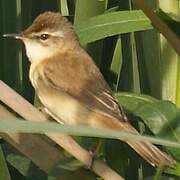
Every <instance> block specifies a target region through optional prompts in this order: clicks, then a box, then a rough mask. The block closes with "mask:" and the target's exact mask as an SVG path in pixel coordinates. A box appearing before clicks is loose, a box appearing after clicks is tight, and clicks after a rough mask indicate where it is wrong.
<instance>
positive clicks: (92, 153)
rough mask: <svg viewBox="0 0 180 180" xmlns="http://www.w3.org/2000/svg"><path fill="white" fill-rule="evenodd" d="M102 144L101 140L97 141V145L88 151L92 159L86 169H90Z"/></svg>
mask: <svg viewBox="0 0 180 180" xmlns="http://www.w3.org/2000/svg"><path fill="white" fill-rule="evenodd" d="M103 142H104V141H103V140H102V139H98V142H97V145H96V146H95V148H93V149H91V150H89V152H90V154H91V157H92V159H91V161H90V163H89V165H88V166H87V168H88V169H92V167H93V163H94V160H95V159H96V157H97V154H98V152H99V151H100V149H101V147H102V145H103Z"/></svg>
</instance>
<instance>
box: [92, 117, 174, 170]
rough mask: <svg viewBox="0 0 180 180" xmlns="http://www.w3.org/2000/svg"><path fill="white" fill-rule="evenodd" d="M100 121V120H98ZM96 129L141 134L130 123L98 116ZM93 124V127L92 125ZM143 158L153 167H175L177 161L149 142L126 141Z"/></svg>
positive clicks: (94, 123) (95, 122) (95, 123)
mask: <svg viewBox="0 0 180 180" xmlns="http://www.w3.org/2000/svg"><path fill="white" fill-rule="evenodd" d="M96 115H97V114H96ZM97 119H98V120H97ZM92 124H93V126H94V125H95V127H96V128H98V127H99V128H110V129H114V130H120V131H125V132H131V133H135V134H139V133H138V131H137V130H136V129H135V128H134V127H132V126H131V125H130V124H129V123H128V122H123V121H120V120H117V119H115V118H110V117H104V118H102V116H99V115H97V118H96V120H95V121H94V122H93V123H92ZM92 124H91V125H92ZM126 143H127V144H129V146H131V147H132V148H133V149H134V150H135V151H136V152H137V153H138V154H139V155H140V156H141V157H142V158H144V159H145V160H146V161H148V162H149V163H150V164H151V165H153V166H160V165H163V166H170V167H171V166H173V165H174V164H175V163H176V161H175V160H174V159H173V158H171V157H170V156H169V155H167V154H166V153H164V152H162V151H161V150H160V149H159V148H157V147H156V146H155V145H153V144H151V143H149V142H140V141H132V140H127V141H126Z"/></svg>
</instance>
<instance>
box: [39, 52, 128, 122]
mask: <svg viewBox="0 0 180 180" xmlns="http://www.w3.org/2000/svg"><path fill="white" fill-rule="evenodd" d="M43 73H44V77H45V79H46V81H47V82H46V83H49V85H50V86H51V87H52V88H56V89H59V90H61V91H65V92H66V93H68V94H69V95H71V96H73V97H74V98H76V99H78V100H79V101H80V102H81V103H84V104H85V105H87V106H89V107H90V108H94V109H97V110H99V111H103V112H104V113H107V114H109V115H112V116H114V117H116V118H118V119H122V118H124V120H126V117H125V116H124V114H122V111H121V109H120V107H119V105H118V103H117V101H116V100H115V98H114V97H113V96H112V93H111V90H110V88H109V86H108V84H107V83H106V81H105V80H104V78H103V76H102V75H101V73H100V72H99V70H98V68H97V67H96V65H95V64H94V62H93V61H92V59H91V58H90V57H89V56H88V54H87V53H86V52H85V51H83V50H81V51H80V52H75V51H69V52H66V53H59V54H57V55H56V58H51V59H47V60H46V61H45V62H44V68H43ZM122 115H123V116H122Z"/></svg>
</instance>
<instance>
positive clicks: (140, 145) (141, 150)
mask: <svg viewBox="0 0 180 180" xmlns="http://www.w3.org/2000/svg"><path fill="white" fill-rule="evenodd" d="M127 144H129V146H131V147H132V148H133V149H134V150H135V151H136V152H137V153H138V154H139V155H140V156H141V157H142V158H144V159H145V160H146V161H148V162H149V163H150V164H151V165H152V166H160V165H164V166H173V165H174V164H175V163H176V162H175V160H173V159H172V158H171V157H170V156H168V155H167V154H165V153H164V152H162V151H161V150H160V149H158V148H157V147H156V146H154V145H153V144H151V143H148V142H132V141H127Z"/></svg>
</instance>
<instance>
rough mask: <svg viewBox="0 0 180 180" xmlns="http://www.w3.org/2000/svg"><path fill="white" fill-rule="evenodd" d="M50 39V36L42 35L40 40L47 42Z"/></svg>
mask: <svg viewBox="0 0 180 180" xmlns="http://www.w3.org/2000/svg"><path fill="white" fill-rule="evenodd" d="M48 38H49V34H41V35H40V39H41V40H43V41H44V40H47V39H48Z"/></svg>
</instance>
